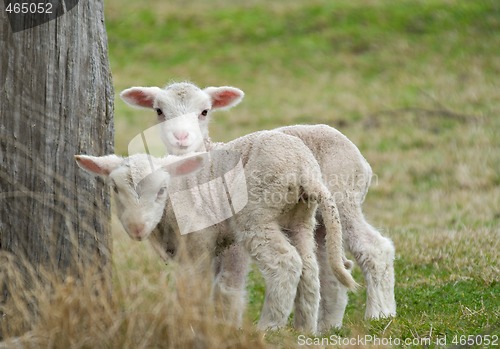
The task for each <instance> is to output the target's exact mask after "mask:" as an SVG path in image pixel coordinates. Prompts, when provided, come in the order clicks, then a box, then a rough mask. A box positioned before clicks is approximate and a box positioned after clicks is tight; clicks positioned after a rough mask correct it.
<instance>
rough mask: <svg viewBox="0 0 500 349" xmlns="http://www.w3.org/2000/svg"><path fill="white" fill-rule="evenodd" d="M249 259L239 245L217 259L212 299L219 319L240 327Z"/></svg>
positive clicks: (225, 251) (227, 249)
mask: <svg viewBox="0 0 500 349" xmlns="http://www.w3.org/2000/svg"><path fill="white" fill-rule="evenodd" d="M248 265H249V259H248V255H247V252H246V251H245V249H244V248H243V247H242V246H240V245H231V246H229V247H228V248H226V249H225V250H223V251H222V252H221V253H220V255H219V256H218V257H217V265H216V271H215V272H216V277H215V280H214V285H213V297H214V301H215V304H216V306H217V307H218V308H219V309H220V310H221V314H220V315H221V318H222V319H223V320H224V321H226V322H228V323H230V324H232V325H235V326H237V327H241V324H242V318H243V312H244V310H245V304H246V302H245V284H246V277H247V274H248Z"/></svg>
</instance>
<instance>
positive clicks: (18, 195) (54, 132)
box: [0, 0, 114, 337]
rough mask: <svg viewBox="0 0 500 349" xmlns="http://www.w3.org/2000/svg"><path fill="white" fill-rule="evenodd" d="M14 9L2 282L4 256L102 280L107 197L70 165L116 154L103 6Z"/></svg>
mask: <svg viewBox="0 0 500 349" xmlns="http://www.w3.org/2000/svg"><path fill="white" fill-rule="evenodd" d="M15 2H16V1H13V0H7V1H5V8H2V5H0V8H1V11H0V278H1V277H2V275H1V269H2V267H6V263H7V262H6V260H7V259H5V260H2V258H1V254H2V253H3V254H4V255H9V256H10V257H12V256H14V260H20V259H22V258H24V259H25V260H27V261H28V262H29V264H30V265H31V266H32V267H33V268H34V270H39V269H40V268H42V267H43V268H49V270H51V271H54V272H55V274H56V275H60V276H62V277H64V276H65V275H67V274H68V273H70V274H74V273H75V272H76V273H78V272H79V271H81V270H84V269H85V268H86V267H88V266H95V265H98V266H99V270H100V272H103V275H105V274H107V273H108V272H109V271H110V268H109V267H110V258H111V256H110V248H111V238H110V225H109V219H110V208H109V199H108V198H109V193H108V192H107V189H106V188H105V186H104V185H103V182H102V181H100V180H96V179H95V178H93V177H92V176H88V175H87V174H85V173H84V171H81V170H79V169H78V167H77V165H76V163H75V161H74V159H73V156H74V155H75V154H80V153H88V154H96V155H100V154H109V153H112V151H113V137H114V129H113V88H112V83H111V73H110V68H109V62H108V55H107V37H106V30H105V27H104V13H103V11H104V10H103V2H102V1H100V0H93V1H79V2H78V0H72V1H70V0H65V1H62V0H54V1H43V3H50V4H51V5H52V12H53V15H52V14H51V15H48V14H44V15H43V16H45V17H43V16H42V15H40V13H38V14H33V13H31V12H30V13H29V14H28V15H24V16H23V15H22V14H19V13H18V14H15V13H13V12H8V11H7V6H8V5H9V4H10V5H11V9H13V7H12V5H13V4H14V3H15ZM17 3H21V2H20V1H17ZM45 9H46V7H45ZM51 16H52V17H51ZM55 17H57V18H55ZM42 22H45V23H42ZM30 27H31V28H30ZM10 257H9V260H12V258H10ZM82 266H83V269H82ZM6 282H8V280H7V281H6V280H3V281H2V280H0V292H1V293H0V302H2V299H5V298H6V297H7V295H6V294H7V293H8V292H7V291H5V289H6V288H8V285H5V283H6ZM2 283H3V285H2ZM2 289H3V290H2ZM2 293H3V294H2ZM0 337H1V334H0Z"/></svg>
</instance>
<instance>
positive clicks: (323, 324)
mask: <svg viewBox="0 0 500 349" xmlns="http://www.w3.org/2000/svg"><path fill="white" fill-rule="evenodd" d="M314 234H315V238H316V243H317V245H318V249H317V256H318V262H319V265H320V274H319V277H320V285H321V287H320V292H321V302H320V308H319V314H318V331H319V332H320V333H322V332H326V331H328V330H330V329H331V328H340V327H341V326H342V319H343V318H344V312H345V308H346V306H347V301H348V296H347V291H348V290H347V288H346V287H345V286H344V285H342V283H340V282H339V281H338V280H337V278H336V277H335V275H334V274H333V272H332V270H331V267H330V263H329V259H328V254H327V251H326V246H325V234H326V230H325V226H324V225H323V224H322V223H320V224H319V225H318V226H317V227H316V230H315V233H314ZM345 264H346V268H347V269H351V268H352V262H351V261H349V260H347V259H346V260H345Z"/></svg>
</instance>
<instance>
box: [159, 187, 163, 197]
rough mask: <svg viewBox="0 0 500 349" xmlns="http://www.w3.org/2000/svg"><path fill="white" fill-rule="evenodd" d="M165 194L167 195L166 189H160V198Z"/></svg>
mask: <svg viewBox="0 0 500 349" xmlns="http://www.w3.org/2000/svg"><path fill="white" fill-rule="evenodd" d="M163 194H165V188H160V190H158V196H162V195H163Z"/></svg>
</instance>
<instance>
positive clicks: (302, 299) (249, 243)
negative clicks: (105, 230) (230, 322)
mask: <svg viewBox="0 0 500 349" xmlns="http://www.w3.org/2000/svg"><path fill="white" fill-rule="evenodd" d="M224 151H230V152H233V153H234V152H237V153H238V154H240V156H241V161H242V164H243V168H244V174H245V177H246V185H247V188H248V202H247V204H246V205H245V206H244V207H243V208H242V209H241V211H239V212H237V213H235V215H234V216H233V217H232V218H231V219H228V220H226V221H224V222H222V223H220V224H217V225H216V226H213V227H209V228H208V229H207V230H205V229H204V230H202V231H200V232H196V233H192V234H188V235H185V236H183V237H180V232H179V228H178V225H177V224H176V220H175V219H173V213H172V211H173V208H172V207H171V206H172V204H170V205H167V207H165V205H166V203H167V193H166V192H167V191H168V192H169V193H174V192H175V191H172V190H170V189H168V190H166V189H165V188H167V187H168V184H169V183H175V178H171V177H170V175H169V173H170V174H173V173H181V174H183V173H185V170H184V171H179V168H180V169H185V168H194V167H197V166H192V165H189V164H188V165H185V164H183V162H182V161H181V164H179V165H177V162H176V163H173V164H171V161H172V160H171V157H167V158H162V159H157V158H153V157H150V156H147V155H144V154H137V155H133V156H130V157H129V158H127V159H121V158H119V157H117V156H114V155H110V156H104V157H90V156H83V155H80V156H77V157H76V160H77V162H78V164H79V165H80V166H81V167H82V168H84V169H86V170H88V171H90V172H92V173H94V174H97V175H100V176H103V177H107V178H108V181H109V183H110V184H112V185H113V187H114V189H115V190H114V191H115V193H116V194H117V202H118V205H117V206H118V207H117V208H118V215H119V218H120V220H121V222H122V224H123V225H124V227H125V229H126V230H127V232H128V233H129V235H130V236H131V237H132V238H134V239H137V240H144V239H146V238H147V237H148V236H149V234H150V233H151V232H152V231H154V233H153V234H154V236H153V241H156V242H160V243H161V246H156V249H157V250H160V249H163V250H162V251H161V253H162V255H163V256H166V255H167V253H176V252H177V249H178V247H179V246H180V240H182V239H184V240H185V241H186V242H187V244H186V249H187V250H188V252H190V253H191V256H190V257H192V258H198V257H199V256H200V255H203V254H202V253H201V251H208V253H209V255H210V256H211V259H212V260H215V262H216V272H217V275H216V280H217V281H218V282H219V284H218V285H216V286H215V287H216V289H215V293H216V295H215V297H216V298H218V299H228V301H227V304H241V301H239V299H241V298H242V297H241V295H242V294H243V293H244V288H245V287H244V280H245V278H246V270H247V266H246V264H247V263H246V258H245V257H244V256H242V255H241V253H238V252H236V253H235V250H234V249H232V248H228V246H230V247H234V246H242V247H244V249H245V250H246V252H247V253H248V255H249V256H250V257H252V259H253V260H254V262H255V263H256V264H257V266H258V267H259V270H260V272H261V273H262V275H263V277H264V280H265V283H266V297H265V301H264V306H263V309H262V314H261V318H260V321H259V324H258V327H259V328H261V329H267V328H279V327H283V326H285V325H286V322H287V319H288V316H289V315H290V313H291V311H292V308H293V305H294V301H295V309H296V312H295V326H296V327H297V328H299V329H301V330H304V331H307V332H316V330H317V320H318V308H319V302H320V294H319V292H320V289H319V288H320V286H319V268H318V264H317V260H316V255H315V253H316V251H315V243H314V235H313V232H314V227H315V214H316V208H317V207H318V208H319V211H320V212H321V214H322V217H323V221H324V224H325V226H326V247H327V248H326V250H327V255H328V260H329V267H330V268H331V270H332V272H333V273H334V274H335V276H336V277H337V278H338V279H339V280H340V282H341V283H343V284H344V285H345V286H346V287H348V288H354V287H355V286H356V283H355V282H354V280H353V279H352V277H351V275H350V273H349V272H348V271H347V270H346V269H345V268H344V264H343V259H342V256H343V249H342V232H341V224H340V219H339V215H338V211H337V207H336V205H335V202H334V199H333V196H332V195H331V194H330V192H329V191H328V189H327V188H326V187H325V186H324V184H323V181H322V179H321V172H320V169H319V166H318V164H317V162H316V160H315V159H314V156H313V155H312V153H311V152H310V150H309V149H308V148H307V147H306V146H305V145H304V144H303V143H302V142H301V141H300V140H299V139H298V138H296V137H293V136H288V135H286V134H284V133H281V132H273V131H261V132H256V133H253V134H250V135H247V136H244V137H241V138H238V139H236V140H234V141H232V142H229V143H227V144H226V145H224V146H223V147H220V149H218V152H223V153H224ZM184 161H187V160H184ZM191 161H192V160H191ZM219 163H224V159H223V160H222V161H220V162H219ZM151 164H152V165H153V169H154V171H152V170H151V168H152V166H151ZM213 164H214V163H213V162H210V164H209V165H207V166H205V167H206V169H205V170H206V171H208V172H211V173H218V172H220V171H218V169H217V168H215V167H216V163H215V165H213ZM176 165H177V166H176ZM171 166H175V168H174V169H172V167H171ZM202 172H203V171H200V172H197V173H196V174H194V175H192V176H194V177H191V176H190V177H188V178H186V179H184V180H181V182H178V183H177V184H176V186H177V188H179V187H182V186H183V185H184V184H185V183H187V184H189V187H190V188H195V190H194V191H193V190H192V189H191V191H190V195H191V196H192V197H191V200H192V202H193V203H197V204H198V205H197V206H199V207H204V206H205V205H203V202H202V201H203V200H204V199H203V198H209V197H211V198H215V200H219V199H221V198H222V197H225V192H222V191H219V190H220V189H217V188H212V189H211V191H210V192H209V193H203V190H206V189H203V188H205V187H203V188H202V187H201V186H198V187H197V186H194V187H193V185H192V184H193V183H194V184H196V183H201V182H203V181H202V180H200V178H201V177H203V176H202ZM256 174H258V175H256ZM262 175H264V176H265V177H266V178H267V179H268V180H267V181H266V182H265V183H263V182H262ZM200 176H201V177H200ZM134 182H138V184H136V185H134ZM227 187H228V188H231V187H232V183H227ZM197 190H198V191H199V193H198V194H199V195H198V194H197ZM276 198H279V199H278V200H276ZM207 206H208V205H207ZM164 211H165V213H164ZM164 216H165V217H166V224H167V226H166V227H160V228H161V229H155V228H156V227H157V225H158V223H159V222H160V221H161V220H162V217H164ZM163 221H164V220H162V222H163ZM282 229H283V231H282ZM166 241H167V242H169V243H167V246H165V242H166ZM228 241H229V242H228ZM205 265H209V263H205ZM236 308H237V307H236ZM240 308H241V307H240ZM232 310H233V311H235V312H237V313H238V314H237V315H236V316H234V317H233V318H236V319H238V320H239V319H240V318H241V315H240V314H239V312H241V309H232Z"/></svg>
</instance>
